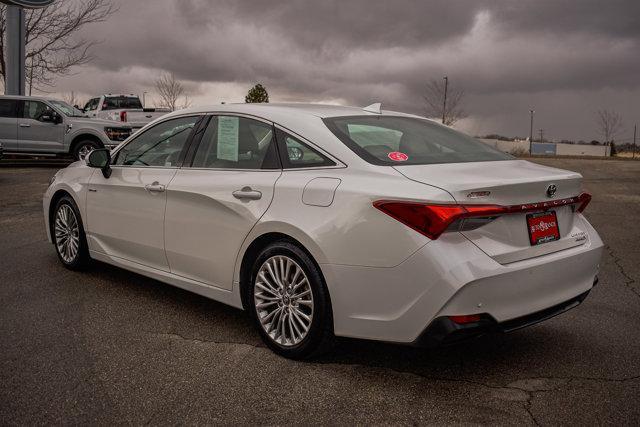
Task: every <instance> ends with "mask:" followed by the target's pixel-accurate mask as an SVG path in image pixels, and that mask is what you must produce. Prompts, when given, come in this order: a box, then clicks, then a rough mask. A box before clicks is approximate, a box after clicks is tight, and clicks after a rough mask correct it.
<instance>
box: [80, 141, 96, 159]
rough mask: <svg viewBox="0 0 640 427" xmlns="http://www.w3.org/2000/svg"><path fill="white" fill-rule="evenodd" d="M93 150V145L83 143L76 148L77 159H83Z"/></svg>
mask: <svg viewBox="0 0 640 427" xmlns="http://www.w3.org/2000/svg"><path fill="white" fill-rule="evenodd" d="M93 150H95V147H93V146H92V145H91V144H84V145H83V146H81V147H80V149H79V150H78V159H80V160H84V159H85V158H86V157H87V155H88V154H89V153H90V152H92V151H93Z"/></svg>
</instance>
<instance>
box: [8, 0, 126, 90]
mask: <svg viewBox="0 0 640 427" xmlns="http://www.w3.org/2000/svg"><path fill="white" fill-rule="evenodd" d="M116 10H117V7H115V6H113V5H112V4H111V2H110V0H57V1H55V2H54V3H53V4H52V5H51V6H48V7H45V8H43V9H25V27H26V28H25V33H26V54H25V56H26V61H25V62H26V63H25V74H26V78H25V79H26V84H27V87H28V93H29V95H31V92H32V90H33V89H42V88H44V87H48V86H52V85H53V83H54V81H55V78H56V76H60V75H66V74H70V73H71V71H72V69H73V67H75V66H79V65H84V64H86V63H88V62H90V61H91V60H92V59H93V58H94V57H93V55H92V54H91V48H92V47H93V46H95V44H96V42H95V41H90V40H86V39H83V38H77V37H76V36H77V35H78V32H79V31H80V30H81V29H82V28H84V27H85V26H87V25H89V24H93V23H96V22H103V21H105V20H106V19H107V18H108V17H109V16H111V15H112V14H113V13H114V12H116ZM6 12H7V7H6V6H4V5H2V6H0V74H1V75H2V80H3V82H5V81H6V62H5V61H6V58H5V56H4V52H5V43H6V37H5V36H6V28H7V27H6V18H7V13H6Z"/></svg>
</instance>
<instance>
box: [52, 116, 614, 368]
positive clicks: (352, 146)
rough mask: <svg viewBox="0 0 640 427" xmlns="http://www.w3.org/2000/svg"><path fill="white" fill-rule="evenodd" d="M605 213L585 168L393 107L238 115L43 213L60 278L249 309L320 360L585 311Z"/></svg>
mask: <svg viewBox="0 0 640 427" xmlns="http://www.w3.org/2000/svg"><path fill="white" fill-rule="evenodd" d="M590 199H591V196H590V195H589V194H587V193H586V192H584V191H583V189H582V177H581V176H580V174H578V173H574V172H569V171H566V170H560V169H555V168H550V167H546V166H541V165H537V164H534V163H531V162H528V161H525V160H518V159H516V158H514V157H512V156H510V155H508V154H505V153H502V152H499V151H497V150H494V149H493V148H491V147H489V146H488V145H485V144H484V143H482V142H480V141H478V140H475V139H473V138H471V137H469V136H466V135H464V134H462V133H459V132H457V131H454V130H452V129H450V128H448V127H446V126H443V125H441V124H438V123H436V122H434V121H432V120H428V119H425V118H421V117H417V116H413V115H408V114H402V113H397V112H392V111H386V110H381V109H380V105H379V104H374V105H371V106H369V107H365V108H364V109H363V108H355V107H338V106H328V105H305V104H239V105H232V104H227V105H219V106H214V107H210V108H192V109H188V110H182V111H177V112H174V113H171V114H168V115H165V116H163V117H161V118H160V119H158V120H156V121H154V122H153V123H150V124H148V125H146V126H145V127H144V128H143V129H142V130H140V131H139V132H137V133H136V134H135V135H133V136H131V137H130V138H128V139H127V140H126V141H125V142H124V143H122V144H121V145H120V146H118V147H117V148H116V149H115V150H114V151H111V152H109V151H108V150H106V149H97V150H94V151H92V152H91V153H90V154H89V155H88V156H87V159H86V160H82V161H78V162H76V163H74V164H72V165H70V166H69V167H67V168H66V169H63V170H61V171H59V172H58V173H57V174H56V175H55V176H54V177H53V179H52V182H51V185H50V186H49V188H48V189H47V191H46V193H45V195H44V217H45V222H46V230H47V234H48V236H49V239H50V241H51V242H52V243H53V245H54V247H55V250H56V252H57V255H58V258H59V259H60V262H61V263H62V264H63V265H64V266H65V267H67V268H70V269H81V268H83V267H85V266H86V265H87V264H88V262H89V261H90V260H91V259H93V260H98V261H102V262H106V263H109V264H113V265H116V266H119V267H122V268H124V269H127V270H130V271H132V272H136V273H139V274H142V275H145V276H148V277H151V278H154V279H157V280H159V281H162V282H165V283H169V284H171V285H175V286H178V287H180V288H184V289H187V290H189V291H192V292H195V293H198V294H201V295H204V296H205V297H208V298H211V299H214V300H217V301H221V302H223V303H226V304H230V305H232V306H234V307H238V308H241V309H245V310H247V311H248V312H249V314H250V316H251V317H252V319H253V321H254V323H255V325H256V327H257V330H258V331H259V333H260V335H261V337H262V339H263V340H264V342H265V343H266V345H267V346H269V347H270V348H271V349H272V350H273V351H275V352H276V353H278V354H280V355H282V356H285V357H290V358H308V357H313V356H314V355H317V354H319V353H320V352H322V351H326V350H327V349H328V348H330V346H331V344H332V342H333V340H334V337H335V336H345V337H357V338H364V339H372V340H382V341H389V342H396V343H406V344H416V345H425V346H435V345H442V344H451V343H456V342H459V341H461V340H465V339H468V338H471V337H475V336H478V335H482V334H484V333H487V332H489V331H512V330H515V329H518V328H521V327H524V326H528V325H531V324H534V323H536V322H539V321H541V320H545V319H548V318H550V317H552V316H555V315H557V314H559V313H562V312H564V311H566V310H568V309H570V308H573V307H574V306H576V305H578V304H580V303H581V302H582V301H583V300H584V298H585V297H586V296H587V294H588V293H589V291H590V290H591V288H592V287H593V286H594V284H595V282H596V281H597V272H598V265H599V262H600V257H601V253H602V249H603V243H602V241H601V240H600V238H599V236H598V234H597V233H596V231H595V230H594V229H593V228H592V227H591V225H590V224H589V222H588V221H587V220H586V219H585V217H584V216H583V214H582V212H583V211H584V209H585V208H586V206H587V205H588V203H589V201H590ZM105 303H107V304H108V302H105Z"/></svg>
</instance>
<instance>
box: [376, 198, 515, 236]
mask: <svg viewBox="0 0 640 427" xmlns="http://www.w3.org/2000/svg"><path fill="white" fill-rule="evenodd" d="M373 206H375V207H376V208H377V209H380V210H381V211H382V212H384V213H386V214H387V215H389V216H390V217H392V218H395V219H397V220H398V221H400V222H401V223H403V224H404V225H406V226H408V227H411V228H413V229H414V230H416V231H417V232H419V233H422V234H424V235H425V236H427V237H428V238H430V239H432V240H435V239H437V238H438V237H440V235H441V234H442V233H444V232H445V231H446V230H447V229H449V228H450V227H451V226H452V225H453V226H454V227H453V228H455V230H456V231H459V228H460V226H462V221H460V220H462V219H464V218H467V217H489V218H491V217H495V216H496V215H500V214H502V213H505V212H504V210H503V209H504V208H502V207H501V206H496V205H471V206H463V205H430V204H423V203H416V202H399V201H390V200H380V201H377V202H374V203H373Z"/></svg>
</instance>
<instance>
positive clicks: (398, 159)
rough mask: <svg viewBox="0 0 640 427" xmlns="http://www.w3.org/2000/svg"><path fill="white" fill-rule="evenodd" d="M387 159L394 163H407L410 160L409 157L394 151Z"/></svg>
mask: <svg viewBox="0 0 640 427" xmlns="http://www.w3.org/2000/svg"><path fill="white" fill-rule="evenodd" d="M387 157H388V158H389V159H391V160H393V161H394V162H406V161H407V160H409V156H407V155H406V154H404V153H401V152H400V151H392V152H391V153H389V154H387Z"/></svg>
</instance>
